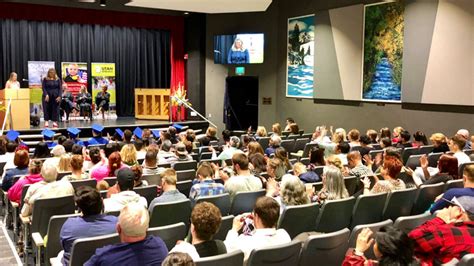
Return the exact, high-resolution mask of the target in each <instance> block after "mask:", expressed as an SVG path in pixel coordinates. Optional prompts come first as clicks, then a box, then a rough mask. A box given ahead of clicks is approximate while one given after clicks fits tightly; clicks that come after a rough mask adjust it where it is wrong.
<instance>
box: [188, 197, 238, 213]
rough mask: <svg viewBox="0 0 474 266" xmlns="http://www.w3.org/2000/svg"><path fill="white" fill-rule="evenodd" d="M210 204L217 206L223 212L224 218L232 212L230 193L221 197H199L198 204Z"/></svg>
mask: <svg viewBox="0 0 474 266" xmlns="http://www.w3.org/2000/svg"><path fill="white" fill-rule="evenodd" d="M204 201H206V202H210V203H212V204H214V205H216V207H217V208H219V210H220V211H221V214H222V216H225V215H227V214H229V211H230V196H229V193H223V194H220V195H215V196H205V197H198V198H197V200H196V204H197V203H199V202H204Z"/></svg>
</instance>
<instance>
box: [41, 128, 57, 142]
mask: <svg viewBox="0 0 474 266" xmlns="http://www.w3.org/2000/svg"><path fill="white" fill-rule="evenodd" d="M54 134H55V133H54V131H52V130H51V129H45V130H43V131H41V135H43V137H44V139H45V140H50V139H53V137H54Z"/></svg>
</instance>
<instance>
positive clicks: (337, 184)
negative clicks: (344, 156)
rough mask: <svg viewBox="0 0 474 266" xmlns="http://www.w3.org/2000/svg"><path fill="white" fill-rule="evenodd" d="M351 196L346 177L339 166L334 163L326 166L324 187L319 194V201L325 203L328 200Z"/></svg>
mask: <svg viewBox="0 0 474 266" xmlns="http://www.w3.org/2000/svg"><path fill="white" fill-rule="evenodd" d="M348 197H349V192H347V189H346V185H345V184H344V177H343V176H342V172H341V170H340V169H339V168H337V167H336V166H334V165H328V166H325V167H324V171H323V188H322V189H321V191H319V192H318V194H317V201H319V202H320V203H323V202H324V201H326V200H338V199H345V198H348Z"/></svg>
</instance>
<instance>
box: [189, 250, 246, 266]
mask: <svg viewBox="0 0 474 266" xmlns="http://www.w3.org/2000/svg"><path fill="white" fill-rule="evenodd" d="M195 263H196V266H221V265H226V266H242V265H243V264H244V253H243V252H242V251H241V250H235V251H233V252H230V253H227V254H222V255H217V256H212V257H206V258H200V259H197V260H196V261H195Z"/></svg>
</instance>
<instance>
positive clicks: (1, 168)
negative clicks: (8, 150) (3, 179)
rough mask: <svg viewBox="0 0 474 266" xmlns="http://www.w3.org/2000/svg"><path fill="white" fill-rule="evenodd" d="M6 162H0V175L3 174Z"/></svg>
mask: <svg viewBox="0 0 474 266" xmlns="http://www.w3.org/2000/svg"><path fill="white" fill-rule="evenodd" d="M6 164H7V162H0V176H3V168H5V165H6Z"/></svg>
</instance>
